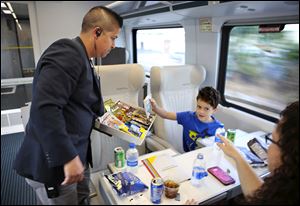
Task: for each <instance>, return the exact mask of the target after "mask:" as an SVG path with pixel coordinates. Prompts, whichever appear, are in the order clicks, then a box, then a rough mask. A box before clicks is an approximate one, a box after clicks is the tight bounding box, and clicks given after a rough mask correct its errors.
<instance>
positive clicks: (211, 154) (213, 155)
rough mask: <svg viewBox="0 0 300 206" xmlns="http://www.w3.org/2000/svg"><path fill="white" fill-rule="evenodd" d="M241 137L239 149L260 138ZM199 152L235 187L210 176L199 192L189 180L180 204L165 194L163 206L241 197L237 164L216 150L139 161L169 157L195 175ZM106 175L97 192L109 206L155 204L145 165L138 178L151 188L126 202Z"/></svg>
mask: <svg viewBox="0 0 300 206" xmlns="http://www.w3.org/2000/svg"><path fill="white" fill-rule="evenodd" d="M238 134H239V136H238V135H237V136H236V144H237V145H239V146H245V142H246V143H247V141H248V139H251V138H253V135H258V134H255V133H250V134H247V133H246V132H244V133H243V131H238ZM242 134H243V135H242ZM251 134H252V135H251ZM259 134H260V133H259ZM239 138H242V140H239ZM199 152H201V153H202V154H203V155H204V158H205V160H206V167H207V168H209V167H212V166H216V165H218V166H219V167H221V168H222V169H223V170H225V171H230V173H229V174H230V175H231V176H232V177H233V178H234V179H235V180H236V182H235V183H234V184H232V185H228V186H224V185H222V183H220V182H219V181H218V180H217V179H215V178H214V177H213V176H212V175H211V174H209V175H208V176H207V177H206V178H205V179H204V181H203V183H202V186H201V187H199V188H196V187H194V186H192V184H191V182H190V180H187V181H184V182H182V183H181V184H180V189H179V193H180V201H176V200H175V199H167V198H166V197H165V196H164V194H163V195H162V201H161V204H166V205H178V204H184V202H185V201H186V200H188V199H192V198H194V199H196V200H197V201H200V203H204V204H209V203H213V202H216V201H217V200H220V199H224V198H227V199H229V198H232V197H234V196H236V195H238V194H240V193H241V189H240V182H239V178H238V174H237V171H236V166H235V163H234V161H233V160H232V159H231V158H229V157H228V156H226V155H225V154H224V153H223V152H222V151H221V150H216V149H215V148H214V147H211V146H208V147H203V148H200V149H197V150H194V151H191V152H187V153H184V154H176V153H175V152H174V151H173V150H171V149H167V150H162V151H158V152H155V153H150V154H146V155H145V156H144V155H143V156H141V157H140V160H141V159H144V158H147V157H149V156H151V155H154V154H156V155H157V154H163V153H169V154H170V155H171V156H172V158H174V160H175V161H176V162H177V163H178V164H181V165H183V166H184V168H185V169H186V171H187V172H188V173H190V174H192V165H193V161H194V159H195V158H196V156H197V154H198V153H199ZM255 171H256V172H257V174H258V175H260V176H264V175H267V174H268V169H267V167H265V168H257V169H255ZM105 174H110V171H109V170H105V171H101V172H99V173H97V174H96V176H97V177H96V178H97V179H98V180H99V190H97V192H100V193H101V195H102V196H103V198H104V200H105V202H106V203H107V204H122V205H138V204H145V205H149V204H152V202H151V200H150V182H151V179H152V176H151V175H150V173H149V172H148V170H147V169H146V168H145V166H144V165H143V164H141V163H140V165H139V168H138V172H137V174H136V175H137V176H138V177H139V178H140V179H141V181H142V182H143V183H145V184H146V185H147V186H148V187H149V189H148V190H146V191H144V192H142V193H138V194H136V195H131V196H129V197H125V198H121V197H119V196H118V195H117V194H116V193H115V192H114V191H113V189H112V186H111V185H110V184H109V182H108V180H107V179H106V177H104V175H105Z"/></svg>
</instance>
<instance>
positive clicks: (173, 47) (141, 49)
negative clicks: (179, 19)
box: [136, 28, 185, 74]
mask: <svg viewBox="0 0 300 206" xmlns="http://www.w3.org/2000/svg"><path fill="white" fill-rule="evenodd" d="M136 51H137V52H136V55H137V63H139V64H141V65H143V66H144V68H145V72H146V74H147V73H149V72H150V69H151V67H152V66H161V65H181V64H184V63H185V33H184V29H183V28H160V29H142V30H137V31H136Z"/></svg>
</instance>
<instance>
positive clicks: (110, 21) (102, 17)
mask: <svg viewBox="0 0 300 206" xmlns="http://www.w3.org/2000/svg"><path fill="white" fill-rule="evenodd" d="M115 24H118V26H119V28H122V26H123V18H122V17H121V16H120V15H119V14H117V13H116V12H114V11H113V10H111V9H108V8H106V7H104V6H96V7H93V8H91V9H90V10H89V11H88V12H87V13H86V15H85V16H84V17H83V20H82V24H81V32H83V33H84V32H87V31H89V30H91V29H93V28H95V27H101V29H105V30H108V31H112V30H113V26H114V25H115Z"/></svg>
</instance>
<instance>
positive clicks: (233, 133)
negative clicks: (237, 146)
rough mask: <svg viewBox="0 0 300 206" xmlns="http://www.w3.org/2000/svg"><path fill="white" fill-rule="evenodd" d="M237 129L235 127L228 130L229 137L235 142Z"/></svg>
mask: <svg viewBox="0 0 300 206" xmlns="http://www.w3.org/2000/svg"><path fill="white" fill-rule="evenodd" d="M235 133H236V132H235V130H234V129H228V130H227V139H229V140H230V141H231V142H234V139H235Z"/></svg>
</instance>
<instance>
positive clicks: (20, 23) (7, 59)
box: [1, 1, 35, 111]
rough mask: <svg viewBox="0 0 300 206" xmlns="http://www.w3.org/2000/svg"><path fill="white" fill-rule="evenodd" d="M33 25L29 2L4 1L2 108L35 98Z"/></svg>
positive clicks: (9, 107) (2, 16)
mask: <svg viewBox="0 0 300 206" xmlns="http://www.w3.org/2000/svg"><path fill="white" fill-rule="evenodd" d="M30 28H31V27H30V19H29V12H28V3H20V2H8V1H5V2H2V1H1V111H2V110H9V109H15V108H20V107H22V106H24V105H25V103H27V102H30V101H31V99H32V94H31V91H32V77H33V75H34V72H35V61H34V54H33V44H32V36H31V29H30ZM3 88H5V89H9V88H10V92H2V90H3ZM12 88H13V89H12Z"/></svg>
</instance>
